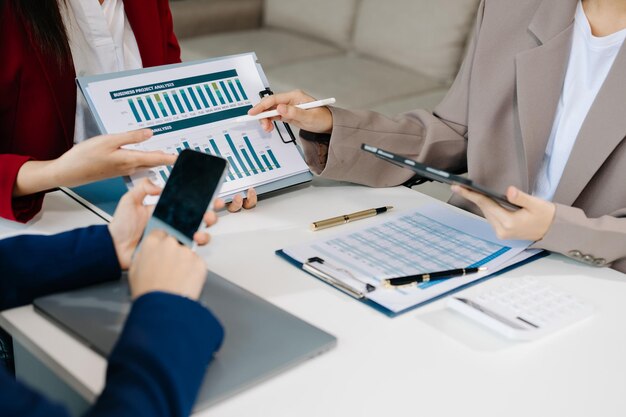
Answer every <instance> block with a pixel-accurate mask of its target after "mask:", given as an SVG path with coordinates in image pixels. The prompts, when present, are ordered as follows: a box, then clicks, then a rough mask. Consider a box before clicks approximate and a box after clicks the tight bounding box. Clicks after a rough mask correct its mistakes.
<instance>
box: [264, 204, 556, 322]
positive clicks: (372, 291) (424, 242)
mask: <svg viewBox="0 0 626 417" xmlns="http://www.w3.org/2000/svg"><path fill="white" fill-rule="evenodd" d="M367 223H368V224H365V223H364V224H363V225H362V227H358V228H357V227H352V228H346V230H345V231H344V232H342V233H338V234H335V235H329V234H326V235H325V236H323V237H319V238H316V239H313V240H311V241H308V242H304V243H300V244H295V245H291V246H289V247H287V248H284V249H281V250H278V251H276V255H278V256H280V257H281V258H283V259H284V260H286V261H288V262H289V263H290V264H292V265H293V266H295V267H297V268H298V269H301V270H303V271H304V272H306V273H308V274H309V275H311V276H314V277H315V278H317V279H319V280H321V281H323V282H324V283H325V284H327V285H330V286H332V287H333V288H335V289H337V290H339V291H341V292H342V293H343V294H345V295H347V296H349V297H351V298H353V299H355V300H358V301H360V302H362V303H364V304H366V305H368V306H370V307H372V308H374V309H376V310H377V311H379V312H381V313H383V314H385V315H387V316H388V317H396V316H398V315H400V314H403V313H405V312H407V311H411V310H413V309H415V308H417V307H420V306H422V305H426V304H428V303H430V302H432V301H435V300H438V299H440V298H442V297H445V296H448V295H450V294H452V293H454V292H457V291H460V290H463V289H465V288H468V287H469V286H471V285H474V284H476V283H478V282H482V281H484V280H485V279H488V278H492V277H494V276H498V275H500V274H501V273H503V272H506V271H509V270H511V269H513V268H517V267H518V266H521V265H524V264H526V263H528V262H531V261H534V260H536V259H538V258H540V257H543V256H545V255H547V252H544V251H539V250H536V249H532V250H529V249H528V247H529V245H530V243H531V242H527V241H517V240H507V241H503V240H500V239H498V238H497V236H496V235H495V232H494V231H493V229H492V228H491V226H490V225H489V223H487V222H486V221H485V220H484V219H481V218H479V217H478V216H474V215H471V214H469V213H463V212H462V211H460V210H457V209H452V208H451V207H449V206H447V205H445V204H444V203H430V204H426V205H422V206H418V207H416V208H414V209H409V210H403V211H399V212H396V213H394V214H392V215H389V216H377V217H376V218H372V219H370V220H368V222H367ZM468 267H486V269H487V270H485V271H480V272H477V273H475V274H470V275H467V276H459V277H457V278H452V279H445V280H431V281H429V282H423V283H417V284H415V285H412V286H408V287H407V286H404V287H391V288H390V287H388V286H386V285H385V284H384V282H385V281H386V280H388V279H390V278H399V277H404V276H410V275H415V274H425V273H432V272H436V271H443V270H450V269H456V268H468Z"/></svg>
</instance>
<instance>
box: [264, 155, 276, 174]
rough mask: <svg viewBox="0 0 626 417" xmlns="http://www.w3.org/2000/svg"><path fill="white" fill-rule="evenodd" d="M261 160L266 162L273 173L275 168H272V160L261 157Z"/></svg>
mask: <svg viewBox="0 0 626 417" xmlns="http://www.w3.org/2000/svg"><path fill="white" fill-rule="evenodd" d="M261 158H263V162H265V165H266V166H267V167H268V168H269V169H270V171H273V170H274V168H273V167H272V164H271V163H270V160H269V159H267V156H265V155H261Z"/></svg>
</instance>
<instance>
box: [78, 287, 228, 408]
mask: <svg viewBox="0 0 626 417" xmlns="http://www.w3.org/2000/svg"><path fill="white" fill-rule="evenodd" d="M223 337H224V331H223V329H222V326H221V325H220V323H219V322H218V321H217V319H216V318H215V317H214V316H213V315H212V314H211V313H210V312H209V310H207V309H206V308H204V307H203V306H201V305H200V304H198V303H197V302H195V301H192V300H189V299H187V298H183V297H179V296H175V295H172V294H166V293H150V294H147V295H144V296H142V297H140V298H138V299H137V300H136V301H135V302H134V303H133V307H132V309H131V312H130V315H129V316H128V319H127V321H126V325H125V327H124V331H123V332H122V335H121V337H120V339H119V341H118V343H117V345H116V346H115V348H114V349H113V352H112V353H111V357H110V358H109V366H108V369H107V379H106V388H105V389H104V391H103V392H102V394H101V395H100V398H99V399H98V401H97V403H96V405H95V406H94V407H93V408H92V409H91V411H90V412H89V413H87V416H89V417H110V416H115V417H186V416H188V415H189V414H190V413H191V409H192V407H193V404H194V402H195V399H196V396H197V394H198V390H199V389H200V385H201V383H202V380H203V377H204V374H205V372H206V369H207V366H208V365H209V363H210V361H211V359H212V358H213V354H214V353H215V352H216V351H217V349H219V347H220V345H221V343H222V339H223Z"/></svg>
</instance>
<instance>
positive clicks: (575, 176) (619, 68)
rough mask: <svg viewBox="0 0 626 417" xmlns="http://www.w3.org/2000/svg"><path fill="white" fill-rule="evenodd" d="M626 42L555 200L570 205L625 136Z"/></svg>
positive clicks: (564, 175)
mask: <svg viewBox="0 0 626 417" xmlns="http://www.w3.org/2000/svg"><path fill="white" fill-rule="evenodd" d="M625 78H626V43H624V44H623V45H622V48H621V50H620V52H619V54H618V55H617V57H616V58H615V62H614V63H613V67H612V68H611V70H610V71H609V74H608V75H607V78H606V80H605V81H604V84H603V85H602V87H601V88H600V91H599V92H598V95H597V96H596V99H595V101H594V102H593V105H592V106H591V108H590V109H589V113H587V117H586V118H585V121H584V123H583V125H582V127H581V129H580V132H579V133H578V137H577V139H576V143H575V144H574V147H573V148H572V152H571V154H570V157H569V159H568V161H567V164H566V165H565V170H564V171H563V176H562V177H561V181H560V182H559V185H558V187H557V189H556V193H555V196H554V201H555V202H558V203H561V204H567V205H571V204H573V203H574V202H575V201H576V198H577V197H578V196H579V195H580V193H581V192H582V191H583V189H584V188H585V186H586V185H587V184H588V183H589V181H590V180H591V179H592V177H593V176H594V175H595V173H596V172H597V171H598V169H599V168H600V167H601V166H602V164H603V163H604V161H605V160H606V159H607V158H608V157H609V156H610V154H611V153H612V152H613V150H614V149H615V148H616V147H617V146H618V145H619V144H620V143H621V142H622V141H623V140H624V137H625V136H626V115H625V114H624V113H623V111H624V100H626V82H624V79H625Z"/></svg>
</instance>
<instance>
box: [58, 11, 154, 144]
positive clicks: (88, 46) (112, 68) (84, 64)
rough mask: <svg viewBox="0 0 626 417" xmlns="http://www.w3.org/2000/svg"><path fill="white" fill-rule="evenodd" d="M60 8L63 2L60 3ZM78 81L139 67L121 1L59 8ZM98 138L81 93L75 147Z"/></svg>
mask: <svg viewBox="0 0 626 417" xmlns="http://www.w3.org/2000/svg"><path fill="white" fill-rule="evenodd" d="M59 4H63V2H59ZM61 10H62V13H63V20H64V23H65V27H66V29H67V34H68V37H69V42H70V49H71V51H72V58H73V61H74V69H75V71H76V76H77V77H83V76H86V75H96V74H105V73H109V72H117V71H124V70H132V69H138V68H141V67H142V62H141V55H140V54H139V47H138V46H137V40H136V39H135V34H134V33H133V31H132V29H131V27H130V25H129V23H128V19H127V18H126V13H125V12H124V2H123V1H122V0H104V3H103V4H102V5H100V3H99V1H98V0H68V1H67V6H66V7H63V6H62V7H61ZM98 134H99V131H98V127H97V125H96V122H95V120H94V119H93V116H92V115H91V112H90V111H89V108H88V107H87V103H86V102H85V99H84V98H83V95H82V93H81V92H80V91H77V97H76V127H75V129H74V143H78V142H80V141H83V140H85V139H88V138H90V137H92V136H96V135H98Z"/></svg>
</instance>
